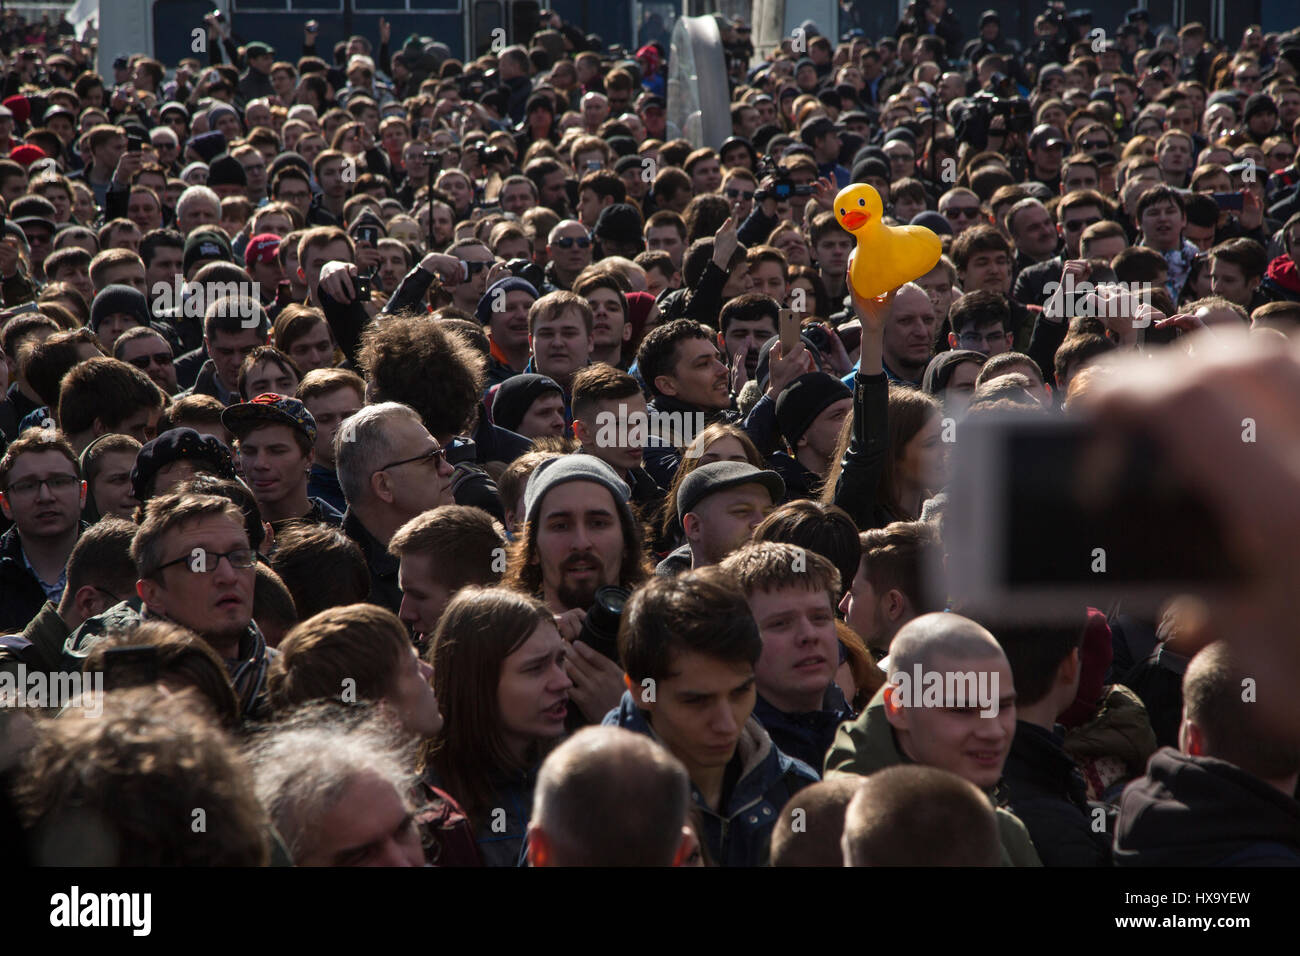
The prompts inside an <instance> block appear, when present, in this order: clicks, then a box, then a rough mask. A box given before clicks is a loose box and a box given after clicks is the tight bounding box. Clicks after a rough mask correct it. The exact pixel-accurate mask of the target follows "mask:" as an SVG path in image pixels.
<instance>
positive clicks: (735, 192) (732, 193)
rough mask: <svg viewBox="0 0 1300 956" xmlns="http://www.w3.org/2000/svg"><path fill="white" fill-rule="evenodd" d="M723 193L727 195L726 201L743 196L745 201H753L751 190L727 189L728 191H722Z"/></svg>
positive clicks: (752, 191)
mask: <svg viewBox="0 0 1300 956" xmlns="http://www.w3.org/2000/svg"><path fill="white" fill-rule="evenodd" d="M723 192H725V193H726V194H727V198H728V199H739V198H740V197H741V196H744V197H745V198H746V199H753V198H754V190H752V189H732V188H728V189H724V190H723Z"/></svg>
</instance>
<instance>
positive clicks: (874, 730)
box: [824, 684, 1043, 866]
mask: <svg viewBox="0 0 1300 956" xmlns="http://www.w3.org/2000/svg"><path fill="white" fill-rule="evenodd" d="M888 686H889V685H888V684H886V685H885V687H888ZM885 687H881V688H880V690H878V691H876V696H874V697H872V698H871V703H869V704H868V705H867V709H866V710H864V711H863V712H862V714H861V715H860V716H859V717H858V719H857V720H855V721H852V722H851V723H845V724H840V729H839V730H837V731H836V732H835V742H834V743H833V744H832V745H831V749H830V752H829V753H827V754H826V773H825V775H824V776H825V779H827V780H829V779H831V778H832V777H836V776H843V775H844V774H851V773H856V774H859V775H861V776H864V777H865V776H869V775H870V774H873V773H875V772H876V771H877V770H884V769H885V768H886V767H897V766H899V765H901V764H909V763H912V762H913V761H912V760H911V758H909V757H908V756H907V755H906V754H904V753H903V751H902V750H901V749H900V748H899V746H898V741H897V739H896V738H895V737H894V729H893V727H891V726H890V723H889V719H888V718H887V717H886V716H885ZM992 799H993V798H992V796H990V797H989V800H990V802H992ZM994 810H995V812H996V813H997V818H998V835H999V837H1000V839H1001V841H1002V865H1003V866H1042V865H1043V864H1042V861H1041V860H1040V859H1039V857H1038V852H1037V850H1036V849H1035V848H1034V843H1033V840H1032V839H1031V838H1030V836H1029V831H1028V830H1027V829H1026V828H1025V825H1024V823H1022V822H1021V821H1020V819H1019V818H1018V817H1017V816H1016V815H1015V814H1014V813H1012V812H1011V811H1010V810H1005V809H1003V808H1002V807H999V806H996V805H995V806H994Z"/></svg>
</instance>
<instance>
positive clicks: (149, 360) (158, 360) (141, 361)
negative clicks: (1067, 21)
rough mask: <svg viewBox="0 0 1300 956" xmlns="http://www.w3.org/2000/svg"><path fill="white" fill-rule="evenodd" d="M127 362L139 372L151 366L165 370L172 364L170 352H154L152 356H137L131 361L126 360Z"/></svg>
mask: <svg viewBox="0 0 1300 956" xmlns="http://www.w3.org/2000/svg"><path fill="white" fill-rule="evenodd" d="M127 361H128V362H130V363H131V364H132V365H134V366H135V367H136V368H138V369H140V370H141V371H144V370H145V369H147V368H148V367H149V366H150V365H151V364H153V365H157V366H158V367H159V368H166V367H167V366H168V365H171V364H172V363H173V359H172V353H171V352H155V353H154V354H153V355H137V356H136V357H135V358H133V359H127Z"/></svg>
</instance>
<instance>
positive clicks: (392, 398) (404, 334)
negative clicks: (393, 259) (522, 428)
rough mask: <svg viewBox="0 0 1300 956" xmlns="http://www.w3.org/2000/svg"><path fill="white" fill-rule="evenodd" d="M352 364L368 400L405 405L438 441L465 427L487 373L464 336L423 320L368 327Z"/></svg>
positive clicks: (403, 319)
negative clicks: (358, 367)
mask: <svg viewBox="0 0 1300 956" xmlns="http://www.w3.org/2000/svg"><path fill="white" fill-rule="evenodd" d="M357 360H358V363H359V364H360V365H361V367H362V369H364V371H365V374H366V380H367V381H368V382H369V383H370V388H371V390H372V395H371V400H372V401H373V402H401V403H402V404H404V405H409V406H410V407H411V408H413V409H415V411H416V412H418V413H419V415H420V417H421V418H422V419H423V420H424V424H425V427H426V428H428V429H429V433H430V434H432V435H433V436H434V437H435V438H437V439H438V440H439V441H444V440H446V439H447V438H449V437H451V436H454V435H457V434H459V433H460V431H461V429H463V428H464V427H465V426H466V425H467V424H468V423H469V420H470V418H471V417H472V416H473V415H474V412H475V410H476V408H477V407H478V402H479V396H480V395H482V394H483V382H484V377H485V376H486V374H487V359H485V358H484V357H483V355H482V353H480V352H479V351H478V350H477V349H475V348H474V346H473V345H472V344H470V342H469V341H468V339H467V338H466V337H465V336H464V335H462V334H461V333H459V332H456V331H454V330H451V329H447V328H445V327H444V326H442V325H440V324H439V323H437V322H431V321H429V319H428V318H427V317H424V316H420V317H416V316H403V317H397V318H393V319H389V320H388V321H386V322H384V323H383V324H382V325H379V326H372V327H371V328H370V329H369V330H367V331H366V333H365V335H364V336H363V337H362V342H361V351H360V353H359V354H358V356H357Z"/></svg>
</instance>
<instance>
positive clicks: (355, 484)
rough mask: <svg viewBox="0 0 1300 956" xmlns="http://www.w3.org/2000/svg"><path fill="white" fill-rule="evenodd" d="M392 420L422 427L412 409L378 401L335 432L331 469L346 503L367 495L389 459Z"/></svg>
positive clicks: (395, 403)
mask: <svg viewBox="0 0 1300 956" xmlns="http://www.w3.org/2000/svg"><path fill="white" fill-rule="evenodd" d="M394 418H410V419H413V420H415V421H417V422H419V423H420V424H421V425H423V424H424V420H423V419H421V418H420V416H419V414H418V413H417V412H416V411H415V409H413V408H411V406H409V405H403V404H401V403H400V402H380V403H379V404H377V405H367V406H365V407H364V408H362V409H361V410H360V411H359V412H357V413H356V414H355V415H352V416H350V417H348V418H345V419H344V420H343V422H342V423H341V424H340V425H339V430H338V431H337V432H335V433H334V467H335V470H337V471H338V475H339V484H340V485H341V486H342V487H343V497H344V499H346V500H347V502H348V504H350V505H351V504H355V503H356V502H358V501H360V500H362V499H363V498H364V497H365V496H366V489H367V488H368V487H369V482H370V476H371V475H373V474H374V473H375V471H376V470H377V469H378V468H379V467H380V465H381V464H382V463H383V462H385V461H387V460H388V459H390V458H391V457H392V455H393V452H394V451H395V446H394V445H393V442H392V439H391V435H390V433H389V431H388V429H387V427H385V426H386V425H387V424H388V422H390V421H392V420H393V419H394Z"/></svg>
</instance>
